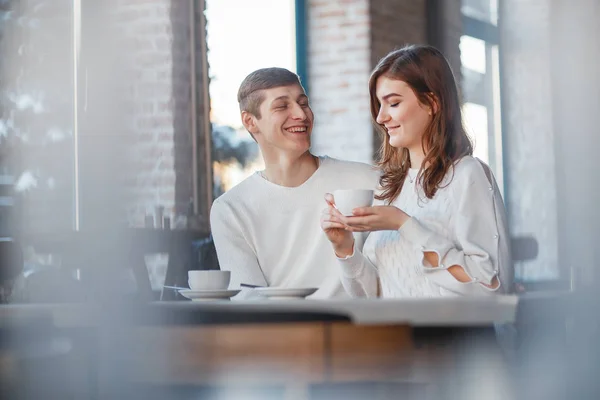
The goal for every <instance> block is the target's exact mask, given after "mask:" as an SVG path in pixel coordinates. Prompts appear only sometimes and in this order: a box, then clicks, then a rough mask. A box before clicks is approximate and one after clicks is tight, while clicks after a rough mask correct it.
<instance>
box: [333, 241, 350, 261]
mask: <svg viewBox="0 0 600 400" xmlns="http://www.w3.org/2000/svg"><path fill="white" fill-rule="evenodd" d="M333 251H334V252H335V255H336V256H337V257H338V258H346V257H348V256H351V255H352V254H353V253H354V239H352V242H350V243H349V244H343V245H338V246H335V245H334V246H333Z"/></svg>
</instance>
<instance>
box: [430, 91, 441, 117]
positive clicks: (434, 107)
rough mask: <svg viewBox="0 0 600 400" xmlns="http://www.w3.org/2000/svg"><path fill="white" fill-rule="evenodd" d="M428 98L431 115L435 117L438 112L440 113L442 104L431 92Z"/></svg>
mask: <svg viewBox="0 0 600 400" xmlns="http://www.w3.org/2000/svg"><path fill="white" fill-rule="evenodd" d="M427 97H428V98H429V104H430V106H429V115H435V114H437V113H438V112H440V103H439V101H438V99H437V97H435V94H433V92H429V93H427Z"/></svg>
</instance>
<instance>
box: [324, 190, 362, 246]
mask: <svg viewBox="0 0 600 400" xmlns="http://www.w3.org/2000/svg"><path fill="white" fill-rule="evenodd" d="M325 201H326V202H327V208H326V209H325V210H323V214H322V215H321V229H323V232H325V235H326V236H327V239H329V241H330V242H331V244H332V245H333V250H334V251H335V254H336V255H337V256H338V257H347V256H349V255H351V254H352V252H353V250H354V236H352V232H350V230H348V227H347V226H346V225H345V224H344V223H343V222H342V218H344V216H343V215H342V214H341V213H340V212H339V211H338V209H337V208H335V201H334V199H333V196H332V195H331V194H330V193H327V194H326V195H325Z"/></svg>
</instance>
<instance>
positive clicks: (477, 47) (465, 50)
mask: <svg viewBox="0 0 600 400" xmlns="http://www.w3.org/2000/svg"><path fill="white" fill-rule="evenodd" d="M460 62H461V64H462V66H463V67H464V68H468V69H470V70H472V71H475V72H479V73H480V74H485V71H486V63H485V42H484V41H483V40H480V39H476V38H474V37H471V36H464V35H463V36H461V38H460Z"/></svg>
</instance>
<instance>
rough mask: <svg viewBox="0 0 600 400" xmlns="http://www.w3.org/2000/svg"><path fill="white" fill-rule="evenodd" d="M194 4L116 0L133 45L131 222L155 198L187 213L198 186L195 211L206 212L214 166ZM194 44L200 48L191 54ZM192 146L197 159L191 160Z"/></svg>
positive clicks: (125, 34)
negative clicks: (210, 158)
mask: <svg viewBox="0 0 600 400" xmlns="http://www.w3.org/2000/svg"><path fill="white" fill-rule="evenodd" d="M191 4H192V2H190V1H178V0H148V1H145V2H139V1H134V0H119V11H118V13H119V15H120V18H121V20H122V24H121V28H122V30H123V37H124V39H125V40H127V47H128V48H129V49H130V53H129V60H128V65H129V68H130V69H129V75H128V77H129V79H130V80H129V86H130V93H131V94H132V95H133V97H132V98H131V102H132V105H133V107H132V111H133V113H132V120H131V122H132V131H133V135H134V137H135V144H134V145H133V146H132V151H133V157H134V159H135V160H136V169H135V170H134V171H133V176H134V181H133V182H132V183H133V187H132V188H131V190H130V200H129V203H130V204H131V205H132V206H133V207H134V208H135V210H134V221H135V222H136V223H138V224H139V223H141V221H142V220H143V214H144V212H145V211H146V209H147V208H152V207H154V206H155V205H158V204H160V205H163V206H164V207H165V209H166V210H167V211H170V210H174V211H176V212H177V213H186V212H187V208H188V205H189V201H190V198H192V197H193V195H194V190H195V188H199V189H198V190H199V191H200V201H201V202H202V204H200V207H198V212H199V213H200V214H201V216H202V217H204V219H206V217H207V216H208V215H207V210H208V207H207V206H206V204H204V203H206V202H207V201H208V200H207V199H208V195H207V193H206V192H207V189H208V187H209V186H210V183H212V178H211V175H212V172H211V171H207V169H209V168H210V165H209V163H207V162H206V160H205V157H206V156H207V152H205V147H206V146H205V144H206V142H205V140H204V136H205V135H210V132H208V131H206V129H205V128H206V127H207V124H205V118H208V115H205V114H206V111H205V101H206V97H205V96H204V86H203V85H205V83H206V80H205V79H203V75H204V74H205V73H206V72H205V71H203V70H202V63H201V62H200V60H201V59H202V53H201V51H203V50H204V49H205V46H202V45H201V43H200V41H201V40H202V37H201V35H199V33H200V32H199V29H202V28H203V26H204V25H203V24H202V23H201V22H202V21H201V20H200V19H201V18H203V13H202V11H198V12H196V13H195V14H194V18H195V19H194V20H193V21H194V23H195V25H196V31H195V38H194V42H192V41H191V39H192V36H191V25H190V24H191V23H192V19H191V18H190V16H191V14H190V13H192V12H193V10H192V7H191ZM197 4H200V5H202V4H203V2H197ZM194 43H195V46H196V52H197V53H196V59H195V60H192V59H191V52H192V45H193V44H194ZM192 61H193V62H194V65H195V68H196V72H195V74H193V73H192V65H193V64H192ZM194 85H195V88H196V91H195V93H194V92H193V88H194ZM194 100H195V101H194ZM194 105H195V106H196V109H194V108H193V107H194ZM193 117H195V118H193ZM194 124H195V127H196V129H194ZM194 132H196V139H194ZM194 145H196V146H197V156H198V158H199V163H198V165H193V152H194V150H193V146H194ZM194 169H196V172H197V175H195V174H194V172H193V171H194ZM206 179H208V180H209V181H210V182H208V183H207V182H206ZM195 180H196V183H195V182H194V181H195Z"/></svg>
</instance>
